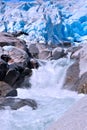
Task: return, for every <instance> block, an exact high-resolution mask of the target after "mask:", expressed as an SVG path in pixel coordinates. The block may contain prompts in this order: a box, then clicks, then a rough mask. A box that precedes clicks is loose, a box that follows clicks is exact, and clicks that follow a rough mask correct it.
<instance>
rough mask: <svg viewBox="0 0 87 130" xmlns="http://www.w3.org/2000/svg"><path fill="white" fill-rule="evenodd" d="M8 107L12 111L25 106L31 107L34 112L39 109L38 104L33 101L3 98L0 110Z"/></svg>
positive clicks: (0, 100) (0, 102) (0, 99)
mask: <svg viewBox="0 0 87 130" xmlns="http://www.w3.org/2000/svg"><path fill="white" fill-rule="evenodd" d="M7 106H8V107H10V108H11V109H12V110H17V109H19V108H21V107H24V106H29V107H31V108H32V109H33V110H35V109H36V108H37V103H36V101H35V100H33V99H20V98H11V97H8V98H6V97H1V98H0V109H6V107H7Z"/></svg>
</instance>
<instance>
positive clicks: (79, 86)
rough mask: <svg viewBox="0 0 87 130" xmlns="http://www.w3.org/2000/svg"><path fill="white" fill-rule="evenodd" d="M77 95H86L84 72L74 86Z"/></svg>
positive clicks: (86, 85)
mask: <svg viewBox="0 0 87 130" xmlns="http://www.w3.org/2000/svg"><path fill="white" fill-rule="evenodd" d="M75 86H76V88H77V91H78V92H79V93H85V94H87V72H85V73H84V74H83V75H82V76H81V77H80V78H79V79H78V80H77V82H76V84H75Z"/></svg>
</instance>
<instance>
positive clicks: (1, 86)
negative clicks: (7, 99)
mask: <svg viewBox="0 0 87 130" xmlns="http://www.w3.org/2000/svg"><path fill="white" fill-rule="evenodd" d="M10 91H12V87H11V86H10V85H9V84H7V83H5V82H3V81H0V97H3V96H6V94H7V93H9V92H10Z"/></svg>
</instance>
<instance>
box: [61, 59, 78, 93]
mask: <svg viewBox="0 0 87 130" xmlns="http://www.w3.org/2000/svg"><path fill="white" fill-rule="evenodd" d="M79 72H80V70H79V61H75V62H74V63H72V64H71V65H70V66H69V68H68V69H67V71H66V76H65V80H64V85H63V88H67V89H69V90H74V91H75V90H77V86H76V82H77V80H78V79H79Z"/></svg>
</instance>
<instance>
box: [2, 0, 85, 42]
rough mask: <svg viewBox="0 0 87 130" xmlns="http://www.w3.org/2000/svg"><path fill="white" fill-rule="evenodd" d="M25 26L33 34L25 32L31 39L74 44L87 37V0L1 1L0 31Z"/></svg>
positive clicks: (24, 37) (26, 37) (14, 29)
mask: <svg viewBox="0 0 87 130" xmlns="http://www.w3.org/2000/svg"><path fill="white" fill-rule="evenodd" d="M14 2H15V4H14ZM21 30H22V31H25V32H27V33H29V36H22V38H23V39H25V40H26V41H28V42H38V43H45V44H62V43H63V42H71V43H72V44H74V43H75V42H82V41H84V40H87V1H86V0H79V2H78V0H70V1H69V0H61V1H60V0H15V1H14V0H4V1H1V2H0V31H5V32H15V31H21Z"/></svg>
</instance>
